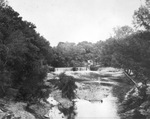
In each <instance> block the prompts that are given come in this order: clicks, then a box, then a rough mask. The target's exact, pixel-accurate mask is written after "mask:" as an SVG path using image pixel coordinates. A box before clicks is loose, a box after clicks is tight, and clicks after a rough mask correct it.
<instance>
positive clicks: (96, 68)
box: [90, 65, 99, 71]
mask: <svg viewBox="0 0 150 119" xmlns="http://www.w3.org/2000/svg"><path fill="white" fill-rule="evenodd" d="M98 68H99V67H97V66H93V65H92V66H90V70H91V71H97V70H98Z"/></svg>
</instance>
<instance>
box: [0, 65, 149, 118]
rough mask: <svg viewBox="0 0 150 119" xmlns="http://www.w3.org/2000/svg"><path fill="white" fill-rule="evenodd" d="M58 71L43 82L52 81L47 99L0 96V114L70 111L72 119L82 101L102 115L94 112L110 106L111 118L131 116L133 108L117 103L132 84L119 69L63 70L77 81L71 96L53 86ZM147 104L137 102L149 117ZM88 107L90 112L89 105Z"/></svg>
mask: <svg viewBox="0 0 150 119" xmlns="http://www.w3.org/2000/svg"><path fill="white" fill-rule="evenodd" d="M59 74H60V73H59V72H54V73H49V74H48V76H47V85H52V90H51V93H50V95H49V98H48V100H47V101H48V102H45V101H43V100H41V102H40V103H39V104H37V103H36V104H32V105H30V106H27V104H26V103H23V102H17V103H16V102H14V101H5V100H3V99H2V101H1V100H0V104H2V105H0V109H1V108H3V107H4V109H6V111H3V109H2V110H0V118H3V117H4V116H5V115H7V114H9V113H10V114H12V117H15V118H12V119H46V118H48V117H50V116H51V117H53V116H56V115H57V116H60V118H65V117H67V116H68V117H69V116H72V115H73V116H75V117H76V118H75V119H78V116H85V115H83V113H82V111H81V109H82V108H83V109H84V110H86V109H87V108H86V107H87V106H86V105H89V107H90V106H91V109H95V111H94V112H95V113H96V112H97V111H96V110H99V111H101V113H103V115H97V116H108V114H107V110H111V109H113V112H109V113H112V115H111V116H115V117H114V119H115V118H118V119H119V118H120V119H128V118H129V119H130V118H131V117H132V114H133V111H134V110H133V109H131V110H128V111H125V112H124V113H122V112H120V110H121V108H124V107H123V106H122V105H121V104H122V102H123V100H124V97H125V95H126V93H127V92H128V91H129V90H130V89H131V88H132V87H133V85H132V84H130V82H128V80H126V78H125V77H124V75H123V73H122V71H121V70H118V69H114V68H101V69H100V70H99V71H84V72H83V71H74V72H73V71H68V72H65V74H66V75H68V76H73V77H74V80H75V84H76V85H77V89H76V90H75V94H76V99H75V100H69V99H67V98H62V92H61V90H59V89H58V88H56V87H55V84H57V82H58V81H59V80H58V79H59V77H58V76H59ZM84 104H85V105H84ZM3 105H4V106H3ZM148 105H149V101H147V100H146V101H144V102H143V103H142V104H141V105H139V106H138V107H139V108H140V111H141V110H142V113H144V114H145V115H147V117H149V116H148V114H147V113H150V108H149V107H148ZM77 106H78V107H77ZM84 106H85V108H84ZM114 106H115V107H114ZM103 108H107V110H105V113H104V112H103V111H104V110H103ZM145 108H146V111H145ZM143 109H144V110H143ZM88 111H89V114H90V108H89V109H88V110H87V112H88ZM86 116H92V115H86ZM147 119H148V118H147Z"/></svg>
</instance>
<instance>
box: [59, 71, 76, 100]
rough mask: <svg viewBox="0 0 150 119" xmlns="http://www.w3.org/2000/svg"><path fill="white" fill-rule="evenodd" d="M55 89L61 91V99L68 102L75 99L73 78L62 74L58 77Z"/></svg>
mask: <svg viewBox="0 0 150 119" xmlns="http://www.w3.org/2000/svg"><path fill="white" fill-rule="evenodd" d="M57 87H58V88H59V89H60V90H61V91H62V97H64V98H68V99H70V100H72V99H74V98H75V92H74V91H75V89H76V88H77V86H76V84H75V81H74V78H73V77H72V76H67V75H66V74H64V73H62V74H60V75H59V83H58V85H57Z"/></svg>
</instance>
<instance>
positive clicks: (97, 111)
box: [75, 95, 119, 119]
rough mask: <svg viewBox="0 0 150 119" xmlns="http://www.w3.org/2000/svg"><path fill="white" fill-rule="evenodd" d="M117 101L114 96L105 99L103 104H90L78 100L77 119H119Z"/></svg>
mask: <svg viewBox="0 0 150 119" xmlns="http://www.w3.org/2000/svg"><path fill="white" fill-rule="evenodd" d="M116 101H117V99H116V98H115V97H113V96H112V95H109V96H108V97H107V98H104V99H103V102H89V101H86V100H79V99H78V100H77V102H76V106H77V110H76V111H77V115H76V118H75V119H83V118H84V119H85V118H86V119H99V118H100V119H119V116H118V115H117V104H116Z"/></svg>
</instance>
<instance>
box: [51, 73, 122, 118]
mask: <svg viewBox="0 0 150 119" xmlns="http://www.w3.org/2000/svg"><path fill="white" fill-rule="evenodd" d="M108 73H109V75H108ZM117 73H118V72H117ZM117 73H116V72H111V73H110V72H105V74H104V73H103V76H102V77H99V75H96V76H97V77H94V78H93V79H94V80H91V77H88V78H89V79H90V80H85V81H80V82H78V81H77V85H78V89H77V95H78V98H76V99H74V100H72V102H73V105H72V106H71V107H70V108H69V109H68V110H67V111H65V112H66V113H62V111H59V109H58V107H57V104H56V106H54V107H53V108H52V109H51V110H50V112H49V118H50V119H64V118H65V119H120V117H119V114H118V102H119V101H118V100H119V99H118V96H116V95H114V93H113V89H114V88H115V87H118V86H120V82H117V81H116V80H112V77H113V78H114V77H115V79H116V78H117V77H118V76H120V75H121V73H120V72H119V73H120V75H119V73H118V75H116V74H117ZM76 74H77V73H76ZM81 75H82V74H80V76H81ZM90 76H91V75H90ZM86 78H87V77H86ZM117 80H118V79H117ZM120 89H121V87H120ZM115 93H116V94H117V92H115ZM118 95H119V90H118Z"/></svg>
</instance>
